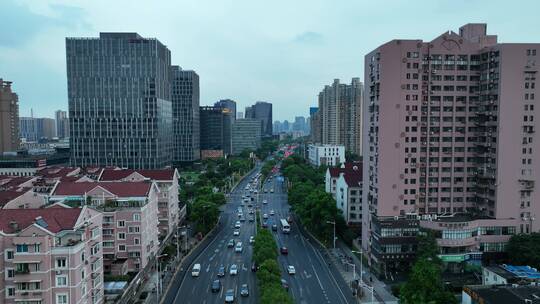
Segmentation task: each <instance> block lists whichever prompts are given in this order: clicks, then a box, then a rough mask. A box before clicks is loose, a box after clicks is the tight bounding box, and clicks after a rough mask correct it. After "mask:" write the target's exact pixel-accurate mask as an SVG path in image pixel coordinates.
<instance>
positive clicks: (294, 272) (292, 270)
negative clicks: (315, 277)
mask: <svg viewBox="0 0 540 304" xmlns="http://www.w3.org/2000/svg"><path fill="white" fill-rule="evenodd" d="M287 273H288V274H289V275H294V274H296V269H295V268H294V266H293V265H289V266H287Z"/></svg>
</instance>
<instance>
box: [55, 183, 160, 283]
mask: <svg viewBox="0 0 540 304" xmlns="http://www.w3.org/2000/svg"><path fill="white" fill-rule="evenodd" d="M159 193H160V192H159V189H158V187H157V185H156V183H154V182H151V181H144V182H64V181H61V182H59V183H58V185H57V186H56V187H55V188H54V190H53V191H52V194H51V196H50V197H49V202H50V203H54V202H63V203H65V204H68V205H71V206H78V205H83V206H89V207H92V208H94V209H96V210H98V211H100V212H102V213H103V257H104V270H105V273H111V274H126V273H127V272H138V271H139V270H141V269H143V268H145V267H146V266H147V265H148V263H149V261H151V260H152V259H155V255H156V252H157V250H158V248H159V240H158V198H159Z"/></svg>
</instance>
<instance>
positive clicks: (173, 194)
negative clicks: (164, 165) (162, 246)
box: [99, 168, 186, 239]
mask: <svg viewBox="0 0 540 304" xmlns="http://www.w3.org/2000/svg"><path fill="white" fill-rule="evenodd" d="M179 178H180V175H179V173H178V170H176V169H161V170H133V169H119V168H118V169H109V168H107V169H104V170H103V171H102V173H101V175H100V176H99V180H100V181H111V182H114V181H119V182H142V181H145V180H151V181H153V182H155V183H156V185H157V187H158V189H159V194H158V210H159V214H158V220H159V236H160V238H162V239H167V238H169V237H170V236H171V235H172V233H173V232H175V229H176V228H177V227H178V224H179V223H181V222H182V221H183V220H184V219H185V217H186V205H185V204H182V206H181V207H180V202H179V199H178V192H179V190H180V186H179V184H178V180H179Z"/></svg>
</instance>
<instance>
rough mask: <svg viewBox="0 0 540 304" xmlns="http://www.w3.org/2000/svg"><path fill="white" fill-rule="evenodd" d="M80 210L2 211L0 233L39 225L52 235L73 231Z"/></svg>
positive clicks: (55, 208)
mask: <svg viewBox="0 0 540 304" xmlns="http://www.w3.org/2000/svg"><path fill="white" fill-rule="evenodd" d="M81 210H82V209H80V208H64V207H54V208H41V209H2V210H0V231H4V232H5V233H15V232H17V231H19V230H23V229H25V228H26V227H28V226H30V225H33V224H34V223H37V224H38V225H40V226H41V227H43V228H44V229H47V230H48V231H50V232H52V233H57V232H60V231H62V230H71V229H73V228H74V226H75V224H76V223H77V219H78V218H79V215H80V213H81Z"/></svg>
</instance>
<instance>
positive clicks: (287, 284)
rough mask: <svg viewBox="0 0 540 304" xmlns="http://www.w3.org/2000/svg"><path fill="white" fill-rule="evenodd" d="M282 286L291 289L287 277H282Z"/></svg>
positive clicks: (287, 289)
mask: <svg viewBox="0 0 540 304" xmlns="http://www.w3.org/2000/svg"><path fill="white" fill-rule="evenodd" d="M281 287H283V288H285V290H286V291H289V283H288V282H287V280H285V279H281Z"/></svg>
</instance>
